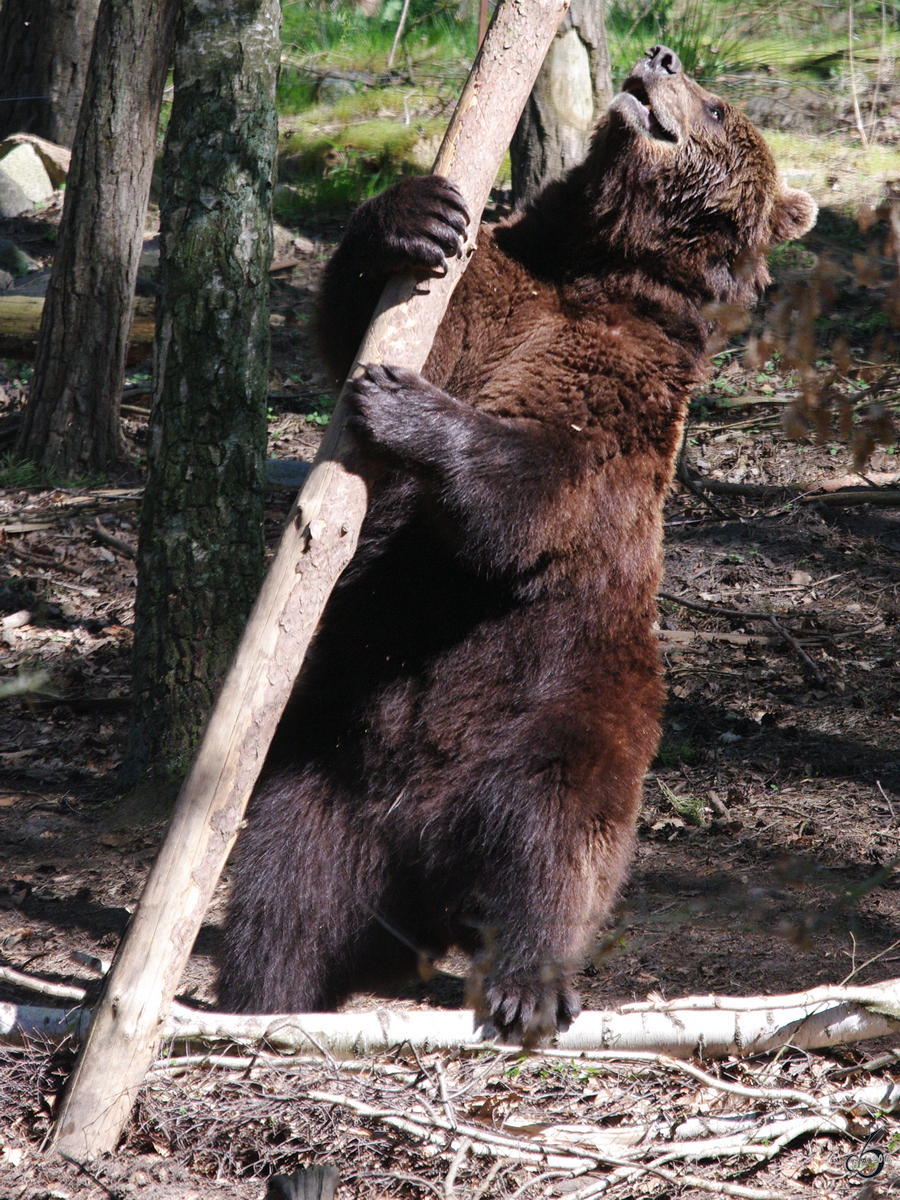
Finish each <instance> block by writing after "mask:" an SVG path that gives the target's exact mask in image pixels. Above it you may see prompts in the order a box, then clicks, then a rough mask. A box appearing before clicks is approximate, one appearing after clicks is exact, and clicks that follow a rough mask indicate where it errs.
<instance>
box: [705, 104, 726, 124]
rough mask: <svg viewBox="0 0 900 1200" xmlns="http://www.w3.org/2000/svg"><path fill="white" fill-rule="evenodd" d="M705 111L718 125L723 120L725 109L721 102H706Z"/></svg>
mask: <svg viewBox="0 0 900 1200" xmlns="http://www.w3.org/2000/svg"><path fill="white" fill-rule="evenodd" d="M706 111H707V113H709V115H710V117H711V118H712V119H713V120H714V121H715V122H716V123H717V124H719V125H721V124H722V122H723V121H724V120H725V109H724V108H723V107H722V105H721V104H707V106H706Z"/></svg>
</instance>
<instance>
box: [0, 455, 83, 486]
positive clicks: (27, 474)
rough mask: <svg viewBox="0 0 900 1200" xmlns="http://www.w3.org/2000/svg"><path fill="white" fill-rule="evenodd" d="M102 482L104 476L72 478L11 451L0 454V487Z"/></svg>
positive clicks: (73, 484)
mask: <svg viewBox="0 0 900 1200" xmlns="http://www.w3.org/2000/svg"><path fill="white" fill-rule="evenodd" d="M103 482H104V476H101V475H96V476H93V475H91V476H84V477H82V478H79V479H73V478H70V477H68V476H65V475H61V474H60V473H59V472H58V471H55V470H53V469H52V468H47V467H41V466H38V465H37V464H36V463H33V462H29V461H28V460H27V459H24V458H18V457H17V456H16V455H15V454H14V453H13V452H12V451H7V453H6V454H2V455H0V489H3V490H7V489H8V490H10V491H18V490H20V489H27V490H28V491H40V490H42V489H44V488H71V487H76V486H79V487H94V486H98V485H100V484H101V483H103Z"/></svg>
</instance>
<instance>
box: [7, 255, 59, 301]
mask: <svg viewBox="0 0 900 1200" xmlns="http://www.w3.org/2000/svg"><path fill="white" fill-rule="evenodd" d="M26 257H27V255H26ZM31 261H32V262H34V260H33V259H32V260H31ZM35 265H36V264H35ZM52 270H53V268H52V267H43V268H41V269H39V270H35V269H34V268H31V269H30V270H29V272H28V274H27V275H24V276H22V277H21V278H20V279H19V281H18V282H17V283H15V284H13V286H14V287H15V290H16V295H17V296H46V295H47V288H48V287H49V286H50V273H51V271H52Z"/></svg>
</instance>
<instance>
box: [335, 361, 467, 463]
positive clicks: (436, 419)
mask: <svg viewBox="0 0 900 1200" xmlns="http://www.w3.org/2000/svg"><path fill="white" fill-rule="evenodd" d="M346 401H347V406H348V408H349V410H350V411H349V416H348V418H347V428H348V429H352V430H353V432H354V433H355V434H356V436H357V437H358V438H359V439H360V441H362V442H363V443H365V444H367V445H369V446H371V447H373V448H375V449H378V450H382V451H386V452H388V453H389V454H392V455H395V456H397V457H400V458H409V459H414V460H418V461H421V462H428V461H430V460H431V458H432V456H433V454H434V453H435V451H436V448H437V443H438V442H439V441H440V433H439V428H436V427H435V426H436V424H437V425H438V426H439V424H440V420H441V417H442V416H443V415H444V414H449V413H451V412H452V411H453V409H454V408H455V407H456V401H455V400H453V398H452V397H451V396H448V395H447V394H446V393H445V392H442V391H441V390H440V388H436V387H435V386H434V385H433V384H431V383H429V382H428V380H427V379H423V378H422V376H421V375H417V374H416V372H415V371H407V370H404V369H403V368H401V367H380V366H372V365H370V366H365V367H363V373H362V375H360V376H359V377H358V378H356V379H354V380H353V381H352V382H351V383H350V385H349V387H348V390H347V394H346ZM433 443H434V444H433Z"/></svg>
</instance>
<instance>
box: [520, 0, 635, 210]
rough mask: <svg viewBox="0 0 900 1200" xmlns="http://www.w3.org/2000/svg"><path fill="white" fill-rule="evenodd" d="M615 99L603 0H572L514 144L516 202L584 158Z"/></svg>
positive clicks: (542, 69)
mask: <svg viewBox="0 0 900 1200" xmlns="http://www.w3.org/2000/svg"><path fill="white" fill-rule="evenodd" d="M611 99H612V74H611V71H610V60H609V47H608V45H607V41H606V22H605V17H604V3H603V0H572V5H571V7H570V8H569V11H568V12H567V13H566V14H565V16H564V17H563V19H562V21H561V22H560V25H559V29H558V30H557V33H556V37H555V38H554V39H553V43H552V45H551V46H550V49H549V50H548V51H547V57H546V58H545V59H544V65H543V66H542V67H541V71H540V74H539V75H538V77H537V80H536V82H535V85H534V88H533V89H532V92H531V95H530V96H529V98H528V103H527V104H526V105H525V111H524V112H523V113H522V117H521V119H520V121H519V124H518V126H517V127H516V132H515V134H514V135H513V139H512V144H511V145H510V159H511V163H512V186H513V198H514V199H515V201H516V202H517V203H519V202H522V201H525V200H528V199H530V198H531V197H532V196H533V195H535V193H537V192H539V191H540V189H541V188H542V187H543V186H544V185H545V184H546V183H549V181H550V180H551V179H557V178H559V176H560V175H563V174H564V173H565V172H566V171H567V170H568V169H569V168H570V167H574V166H575V165H576V164H577V163H580V162H581V161H582V160H583V158H584V156H585V154H586V153H587V145H588V140H589V138H590V134H591V130H592V129H593V128H594V125H595V124H596V122H597V120H598V118H599V117H600V115H601V113H603V112H604V111H605V109H606V106H607V105H608V104H609V102H610V100H611Z"/></svg>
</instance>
